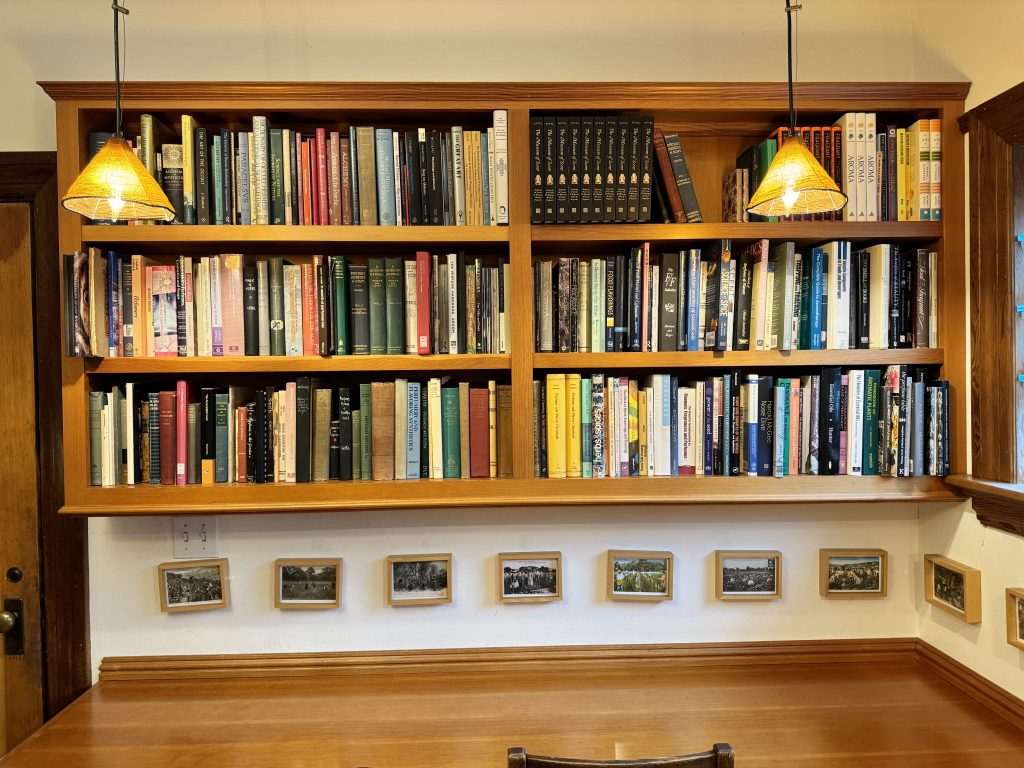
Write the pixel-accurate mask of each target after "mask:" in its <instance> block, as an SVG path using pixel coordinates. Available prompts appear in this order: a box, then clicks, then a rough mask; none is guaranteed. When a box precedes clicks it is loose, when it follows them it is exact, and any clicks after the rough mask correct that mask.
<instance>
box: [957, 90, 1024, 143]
mask: <svg viewBox="0 0 1024 768" xmlns="http://www.w3.org/2000/svg"><path fill="white" fill-rule="evenodd" d="M971 118H976V119H977V120H979V121H980V122H982V123H984V124H986V125H987V126H988V127H989V128H991V129H992V130H993V131H995V132H996V133H997V134H999V136H1000V138H1002V139H1003V141H1005V142H1006V143H1007V144H1017V143H1020V142H1022V141H1024V83H1018V84H1017V85H1015V86H1013V87H1012V88H1008V89H1007V90H1005V91H1003V92H1002V93H1000V94H999V95H998V96H993V97H992V98H991V99H989V100H988V101H985V102H982V103H981V104H979V105H978V106H976V107H974V109H970V110H968V111H967V112H964V113H963V114H962V115H960V117H959V118H957V123H958V124H959V125H960V130H961V131H963V132H964V133H968V132H969V131H970V120H971Z"/></svg>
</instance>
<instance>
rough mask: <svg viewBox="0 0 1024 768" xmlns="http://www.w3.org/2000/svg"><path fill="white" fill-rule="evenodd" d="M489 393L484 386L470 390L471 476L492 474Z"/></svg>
mask: <svg viewBox="0 0 1024 768" xmlns="http://www.w3.org/2000/svg"><path fill="white" fill-rule="evenodd" d="M489 463H490V435H489V421H488V395H487V390H486V389H483V388H482V387H471V388H470V390H469V476H470V477H488V476H489V475H490V469H489Z"/></svg>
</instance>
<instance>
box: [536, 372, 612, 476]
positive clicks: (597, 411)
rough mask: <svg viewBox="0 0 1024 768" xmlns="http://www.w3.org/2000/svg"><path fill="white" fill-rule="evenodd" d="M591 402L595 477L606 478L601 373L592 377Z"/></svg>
mask: <svg viewBox="0 0 1024 768" xmlns="http://www.w3.org/2000/svg"><path fill="white" fill-rule="evenodd" d="M590 396H591V400H592V406H593V407H592V409H591V416H590V423H591V433H592V434H593V442H594V448H593V454H592V458H593V461H594V467H593V476H594V477H604V476H605V466H604V441H605V434H606V432H605V428H604V427H605V425H604V376H603V375H602V374H600V373H595V374H593V375H592V376H591V393H590ZM540 407H541V412H542V413H543V412H544V398H543V397H542V398H541V399H540ZM543 447H544V441H543V440H541V448H542V449H543ZM545 457H546V454H544V453H542V455H541V458H542V459H543V458H545ZM543 471H544V464H543V463H542V464H541V472H542V473H543Z"/></svg>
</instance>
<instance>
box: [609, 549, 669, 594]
mask: <svg viewBox="0 0 1024 768" xmlns="http://www.w3.org/2000/svg"><path fill="white" fill-rule="evenodd" d="M674 560H675V557H674V556H673V555H672V553H671V552H662V551H651V550H642V549H609V550H608V599H609V600H622V601H625V602H641V603H651V602H662V601H664V600H671V599H672V583H673V581H675V573H674V570H675V568H674Z"/></svg>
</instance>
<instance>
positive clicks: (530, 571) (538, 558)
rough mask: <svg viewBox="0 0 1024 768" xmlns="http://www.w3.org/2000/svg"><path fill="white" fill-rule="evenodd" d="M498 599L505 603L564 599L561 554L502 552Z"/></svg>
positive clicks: (547, 601)
mask: <svg viewBox="0 0 1024 768" xmlns="http://www.w3.org/2000/svg"><path fill="white" fill-rule="evenodd" d="M498 599H499V600H500V601H501V602H503V603H551V602H555V601H556V600H561V599H562V553H561V552H502V553H500V554H499V555H498Z"/></svg>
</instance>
